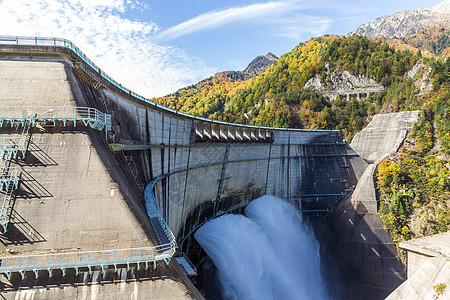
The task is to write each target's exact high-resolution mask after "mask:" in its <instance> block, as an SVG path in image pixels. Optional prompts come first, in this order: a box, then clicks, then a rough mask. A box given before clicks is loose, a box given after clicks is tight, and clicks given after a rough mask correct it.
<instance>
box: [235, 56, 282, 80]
mask: <svg viewBox="0 0 450 300" xmlns="http://www.w3.org/2000/svg"><path fill="white" fill-rule="evenodd" d="M277 59H278V57H277V56H276V55H274V54H273V53H271V52H269V53H267V54H266V55H260V56H258V57H256V58H255V59H254V60H253V61H252V62H251V63H250V64H249V65H248V66H247V68H246V69H245V70H244V71H243V72H244V74H245V75H246V76H248V77H254V76H259V75H261V74H262V73H264V72H265V71H266V70H267V68H268V67H270V66H271V65H272V64H273V63H274V62H275V61H277Z"/></svg>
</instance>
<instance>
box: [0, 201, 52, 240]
mask: <svg viewBox="0 0 450 300" xmlns="http://www.w3.org/2000/svg"><path fill="white" fill-rule="evenodd" d="M45 241H46V239H45V238H44V237H43V236H42V235H41V234H40V233H39V232H38V231H37V230H36V229H35V228H34V227H33V226H32V225H31V224H30V223H28V222H27V220H25V219H24V218H23V217H22V216H21V215H20V214H19V213H18V212H17V211H16V210H14V208H13V209H11V217H10V221H9V224H8V231H7V232H6V234H4V235H0V243H2V244H3V245H4V246H9V245H22V244H34V243H40V242H45Z"/></svg>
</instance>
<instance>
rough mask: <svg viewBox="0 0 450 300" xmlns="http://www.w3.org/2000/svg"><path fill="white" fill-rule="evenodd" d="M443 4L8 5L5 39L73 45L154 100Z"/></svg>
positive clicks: (76, 0) (426, 0)
mask: <svg viewBox="0 0 450 300" xmlns="http://www.w3.org/2000/svg"><path fill="white" fill-rule="evenodd" d="M441 1H442V0H395V1H392V0H389V1H388V0H378V1H373V0H272V1H264V0H259V1H247V0H244V1H236V0H221V1H217V0H184V1H182V0H178V1H176V0H154V1H152V0H95V1H94V0H65V1H59V0H33V1H29V0H2V1H0V17H1V18H0V35H28V36H34V35H38V36H56V37H64V38H67V39H70V40H71V41H73V42H74V43H75V44H76V45H77V46H79V47H80V48H81V49H82V51H84V52H85V53H86V54H87V55H88V56H89V57H90V58H91V59H92V60H93V61H94V62H95V63H96V64H97V65H99V66H100V67H101V68H102V69H103V70H105V71H106V72H107V73H108V74H109V75H111V76H112V77H113V78H115V79H116V80H117V81H119V82H121V83H122V84H123V85H125V86H126V87H129V88H131V89H132V90H134V91H136V92H137V93H140V94H142V95H143V96H146V97H154V96H162V95H166V94H168V93H170V92H174V91H175V90H177V89H178V88H181V87H184V86H186V85H190V84H193V83H196V82H198V81H200V80H201V79H204V78H206V77H209V76H211V75H213V74H214V73H216V72H219V71H225V70H242V69H244V68H245V67H246V65H247V64H248V63H249V62H250V61H251V60H252V59H253V58H255V57H256V56H257V55H261V54H266V53H267V52H269V51H270V52H273V53H274V54H276V55H277V56H280V55H282V54H284V53H286V52H288V51H290V50H291V49H293V48H294V47H295V46H296V45H298V44H299V43H300V42H304V41H306V40H308V39H309V38H310V37H314V36H320V35H323V34H339V35H343V34H347V33H348V32H350V31H352V30H354V29H356V28H357V26H358V25H360V24H363V23H366V22H369V21H372V20H373V19H375V18H377V17H380V16H383V15H389V14H392V13H394V12H396V11H402V10H406V9H411V10H412V9H416V8H419V7H425V8H429V7H432V6H433V5H435V4H437V3H440V2H441Z"/></svg>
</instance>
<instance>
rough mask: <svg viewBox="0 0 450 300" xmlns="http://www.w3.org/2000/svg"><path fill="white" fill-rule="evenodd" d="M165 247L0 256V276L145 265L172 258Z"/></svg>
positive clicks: (167, 247)
mask: <svg viewBox="0 0 450 300" xmlns="http://www.w3.org/2000/svg"><path fill="white" fill-rule="evenodd" d="M172 255H173V254H172V248H171V247H169V246H166V245H161V246H154V247H142V248H128V249H117V250H99V251H84V252H64V253H57V254H55V253H49V254H37V255H11V256H6V257H1V258H0V261H1V265H0V273H6V274H8V273H11V272H24V271H36V270H48V269H66V268H77V269H78V268H81V267H89V268H91V267H93V266H102V267H104V266H108V265H114V266H117V265H121V264H129V263H145V262H147V263H148V262H152V261H159V260H163V259H167V258H169V257H172Z"/></svg>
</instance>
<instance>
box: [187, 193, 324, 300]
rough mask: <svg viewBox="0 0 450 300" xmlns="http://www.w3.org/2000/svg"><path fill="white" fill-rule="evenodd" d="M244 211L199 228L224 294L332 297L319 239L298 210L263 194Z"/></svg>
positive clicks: (237, 296)
mask: <svg viewBox="0 0 450 300" xmlns="http://www.w3.org/2000/svg"><path fill="white" fill-rule="evenodd" d="M245 214H246V216H243V215H225V216H222V217H220V218H217V219H214V220H212V221H210V222H208V223H206V224H205V225H204V226H202V227H201V228H200V229H199V230H198V231H197V232H196V233H195V239H196V240H197V241H198V243H199V244H200V245H201V246H202V248H203V249H204V250H205V251H206V253H207V254H208V256H209V257H210V258H211V259H212V260H213V262H214V264H215V265H216V267H217V269H218V272H219V278H220V281H221V284H222V287H221V293H222V296H223V298H225V299H261V300H263V299H327V298H328V297H327V295H326V292H325V288H324V284H323V281H322V277H321V275H320V257H319V244H318V242H317V241H316V240H315V238H314V235H313V233H312V231H311V229H310V228H309V227H308V226H306V225H305V224H304V223H303V221H302V218H301V214H300V213H299V211H298V210H297V209H296V208H295V207H294V206H292V205H291V204H289V203H287V202H284V201H283V200H281V199H279V198H276V197H273V196H263V197H261V198H258V199H256V200H254V201H252V202H251V203H250V204H249V205H248V206H247V208H246V209H245Z"/></svg>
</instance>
